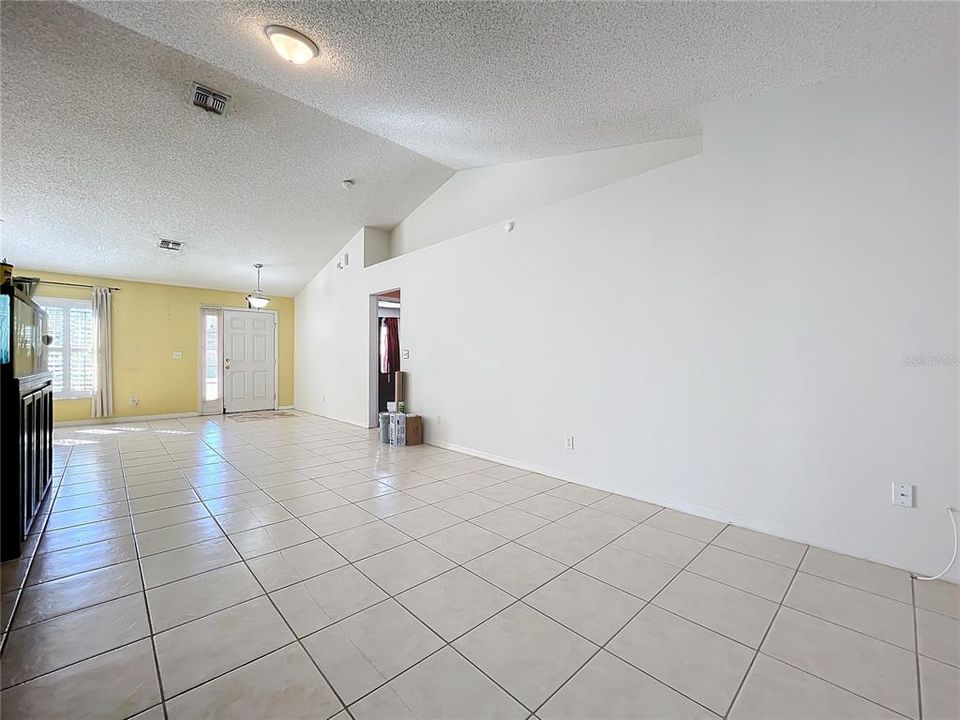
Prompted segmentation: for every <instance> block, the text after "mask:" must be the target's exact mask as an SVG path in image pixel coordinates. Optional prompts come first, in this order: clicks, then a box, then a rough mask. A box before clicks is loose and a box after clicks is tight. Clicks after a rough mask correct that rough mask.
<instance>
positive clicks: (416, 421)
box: [407, 415, 423, 445]
mask: <svg viewBox="0 0 960 720" xmlns="http://www.w3.org/2000/svg"><path fill="white" fill-rule="evenodd" d="M421 443H423V418H422V417H420V416H419V415H407V445H420V444H421Z"/></svg>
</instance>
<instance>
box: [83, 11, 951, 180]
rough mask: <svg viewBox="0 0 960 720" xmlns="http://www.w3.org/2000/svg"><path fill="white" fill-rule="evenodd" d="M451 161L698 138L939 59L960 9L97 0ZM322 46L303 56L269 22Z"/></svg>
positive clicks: (146, 29) (156, 34)
mask: <svg viewBox="0 0 960 720" xmlns="http://www.w3.org/2000/svg"><path fill="white" fill-rule="evenodd" d="M84 5H85V6H87V7H90V8H91V9H93V10H94V11H96V12H98V13H101V14H102V15H104V16H105V17H109V18H111V19H113V20H115V21H116V22H119V23H121V24H123V25H126V26H127V27H129V28H132V29H134V30H136V31H137V32H140V33H143V34H144V35H147V36H148V37H151V38H154V39H156V40H159V41H160V42H163V43H167V44H169V45H171V46H173V47H176V48H178V49H180V50H182V51H184V52H187V53H190V54H192V55H196V56H197V57H201V58H204V59H205V60H207V61H209V62H211V63H213V64H214V65H217V66H219V67H221V68H224V69H226V70H229V71H230V72H233V73H236V74H237V75H240V76H242V77H245V78H247V79H249V80H252V81H254V82H257V83H259V84H262V85H264V86H266V87H269V88H272V89H274V90H276V91H278V92H281V93H283V94H285V95H288V96H289V97H292V98H296V99H298V100H300V101H302V102H304V103H306V104H308V105H311V106H312V107H315V108H317V109H319V110H322V111H323V112H326V113H329V114H331V115H333V116H335V117H338V118H340V119H342V120H345V121H347V122H349V123H352V124H354V125H357V126H358V127H361V128H364V129H366V130H369V131H371V132H373V133H376V134H377V135H381V136H383V137H386V138H389V139H391V140H393V141H394V142H397V143H399V144H400V145H403V146H405V147H408V148H410V149H412V150H416V151H417V152H419V153H422V154H423V155H426V156H427V157H430V158H433V159H434V160H437V161H438V162H441V163H443V164H445V165H448V166H450V167H453V168H464V167H473V166H479V165H491V164H495V163H501V162H507V161H514V160H523V159H529V158H534V157H542V156H549V155H561V154H566V153H572V152H578V151H582V150H593V149H598V148H605V147H614V146H618V145H626V144H631V143H637V142H644V141H649V140H659V139H664V138H673V137H681V136H688V135H695V134H697V133H698V132H699V130H700V116H699V110H700V108H701V107H702V106H703V105H704V104H705V103H709V102H713V101H717V100H729V99H733V98H736V97H740V96H743V95H745V94H750V93H755V92H757V91H759V90H762V89H765V88H770V87H776V86H783V85H797V84H808V83H814V82H817V81H821V80H824V79H828V78H835V77H840V76H845V75H851V74H856V73H860V72H870V71H875V70H876V69H877V68H882V67H884V66H895V65H898V64H900V63H903V62H905V61H915V60H925V59H929V58H932V57H934V56H937V55H940V54H942V53H943V52H944V51H945V49H946V48H947V47H948V46H950V45H951V44H952V45H953V46H954V47H955V45H956V36H957V7H956V5H955V4H954V3H941V4H925V3H919V2H903V3H898V2H886V3H878V4H870V3H861V2H850V3H824V2H768V3H745V2H723V3H707V2H676V3H674V2H624V3H608V2H588V3H568V2H536V3H534V2H526V3H523V2H511V3H499V2H428V3H423V2H366V3H356V2H316V1H309V0H305V1H304V2H281V1H277V0H273V1H269V2H266V1H265V2H192V1H189V2H179V1H177V0H160V1H156V0H153V1H149V0H148V1H147V2H102V1H94V2H84ZM271 23H279V24H285V25H289V26H291V27H294V28H296V29H298V30H300V31H302V32H304V33H306V34H307V35H309V36H310V37H312V38H313V39H315V40H316V42H317V44H318V45H319V46H320V48H321V57H320V59H319V61H315V62H314V63H312V64H310V65H307V66H302V67H297V66H291V65H289V64H286V63H284V62H283V61H282V60H281V59H280V58H278V57H277V55H276V54H274V52H273V50H272V48H271V46H270V44H269V42H268V41H267V39H266V37H265V36H264V34H263V28H264V26H266V25H268V24H271Z"/></svg>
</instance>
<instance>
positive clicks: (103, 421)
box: [53, 412, 200, 427]
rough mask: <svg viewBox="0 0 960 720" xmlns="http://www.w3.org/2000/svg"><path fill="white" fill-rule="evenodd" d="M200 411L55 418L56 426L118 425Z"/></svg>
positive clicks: (189, 415) (188, 415)
mask: <svg viewBox="0 0 960 720" xmlns="http://www.w3.org/2000/svg"><path fill="white" fill-rule="evenodd" d="M198 416H200V413H197V412H185V413H167V414H166V415H124V416H122V417H115V416H111V417H103V418H90V419H89V420H54V422H53V425H54V427H73V426H76V425H116V424H118V423H132V422H145V421H149V420H175V419H177V418H186V417H198Z"/></svg>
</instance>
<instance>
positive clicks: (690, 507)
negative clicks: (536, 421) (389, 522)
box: [428, 441, 960, 583]
mask: <svg viewBox="0 0 960 720" xmlns="http://www.w3.org/2000/svg"><path fill="white" fill-rule="evenodd" d="M428 444H429V445H435V446H436V447H439V448H443V449H445V450H452V451H453V452H459V453H464V454H465V455H473V456H475V457H478V458H482V459H484V460H489V461H491V462H496V463H500V464H501V465H510V466H512V467H515V468H520V469H521V470H527V471H528V472H535V473H540V474H541V475H549V476H550V477H555V478H557V479H559V480H566V481H567V482H575V483H578V484H580V485H586V486H587V487H592V488H595V489H597V490H603V491H605V492H612V493H616V494H618V495H624V496H626V497H630V498H634V499H635V500H642V501H643V502H649V503H653V504H655V505H662V506H663V507H666V508H670V509H671V510H677V511H679V512H684V513H688V514H690V515H697V516H698V517H703V518H707V519H709V520H717V521H719V522H722V523H731V524H733V525H737V526H738V527H742V528H747V529H748V530H755V531H756V532H761V533H766V534H768V535H775V536H776V537H780V538H785V539H787V540H793V541H794V542H798V543H803V544H804V545H810V546H811V547H817V548H821V549H823V550H830V551H832V552H836V553H840V554H842V555H850V556H852V557H857V558H860V559H862V560H869V561H870V562H876V563H880V564H882V565H889V566H891V567H895V568H900V569H901V570H906V571H907V572H914V573H918V574H923V573H934V572H939V570H940V568H937V569H933V568H924V567H923V563H921V562H920V561H918V559H917V558H914V557H907V556H899V555H897V556H894V555H889V556H882V557H881V556H880V555H878V554H877V553H872V552H870V549H869V548H863V547H859V548H850V547H841V546H839V545H838V544H837V543H835V542H833V541H831V540H830V539H827V538H814V537H811V536H810V534H809V533H806V532H804V531H803V530H802V529H800V528H795V527H791V526H787V525H779V524H777V523H770V522H766V521H764V520H760V519H758V518H755V517H750V516H747V515H741V514H739V513H735V512H731V511H729V510H723V509H721V508H715V507H711V506H708V505H698V504H697V503H692V502H690V501H689V500H682V499H679V498H675V497H667V496H662V495H649V496H645V497H641V496H639V495H637V493H636V492H635V491H633V490H631V489H629V488H624V487H619V486H605V485H598V484H597V483H596V481H593V480H589V479H587V478H582V477H578V476H576V475H574V474H572V473H568V472H564V471H562V470H557V469H556V468H548V467H544V466H541V465H535V464H532V463H529V462H525V461H523V460H517V459H516V458H508V457H503V456H500V455H494V454H492V453H488V452H484V451H483V450H477V449H476V448H468V447H464V446H462V445H456V444H454V443H448V442H436V441H435V442H430V443H428ZM944 579H946V580H950V581H951V582H954V583H958V582H960V567H957V566H955V567H954V568H953V571H952V572H950V573H948V574H947V575H946V576H945V578H944Z"/></svg>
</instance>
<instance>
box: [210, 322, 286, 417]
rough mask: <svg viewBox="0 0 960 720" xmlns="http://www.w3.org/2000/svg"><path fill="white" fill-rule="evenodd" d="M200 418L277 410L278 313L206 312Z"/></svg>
mask: <svg viewBox="0 0 960 720" xmlns="http://www.w3.org/2000/svg"><path fill="white" fill-rule="evenodd" d="M199 350H200V352H199V364H200V404H199V407H200V414H201V415H210V414H220V413H230V412H251V411H255V410H276V409H277V313H276V311H273V310H245V309H239V308H237V309H235V308H217V307H201V308H200V347H199Z"/></svg>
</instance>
